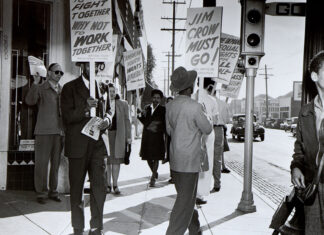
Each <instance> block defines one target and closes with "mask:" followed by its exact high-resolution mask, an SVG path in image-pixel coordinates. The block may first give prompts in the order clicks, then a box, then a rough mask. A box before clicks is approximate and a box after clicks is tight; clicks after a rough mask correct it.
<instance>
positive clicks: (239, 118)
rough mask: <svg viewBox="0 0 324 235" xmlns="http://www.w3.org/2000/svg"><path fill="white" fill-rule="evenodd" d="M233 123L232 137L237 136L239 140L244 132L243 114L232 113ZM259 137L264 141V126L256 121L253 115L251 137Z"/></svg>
mask: <svg viewBox="0 0 324 235" xmlns="http://www.w3.org/2000/svg"><path fill="white" fill-rule="evenodd" d="M232 120H233V125H232V129H231V134H232V138H233V139H235V138H237V139H238V140H240V139H241V138H244V132H245V114H234V115H233V118H232ZM257 137H260V139H261V141H264V128H263V126H262V125H260V124H259V123H257V121H256V115H254V120H253V138H254V139H255V138H257Z"/></svg>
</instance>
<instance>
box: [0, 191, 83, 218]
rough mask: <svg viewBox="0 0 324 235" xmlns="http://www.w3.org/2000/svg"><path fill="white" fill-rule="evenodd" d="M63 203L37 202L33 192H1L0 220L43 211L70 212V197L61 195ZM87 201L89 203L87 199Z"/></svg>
mask: <svg viewBox="0 0 324 235" xmlns="http://www.w3.org/2000/svg"><path fill="white" fill-rule="evenodd" d="M61 199H62V202H60V203H58V202H54V201H52V200H49V199H48V200H46V204H39V203H38V202H36V196H35V192H33V191H1V192H0V218H7V217H13V216H19V215H26V214H32V213H37V212H43V211H60V212H67V211H70V197H69V196H68V195H61ZM85 201H89V200H88V199H86V197H85Z"/></svg>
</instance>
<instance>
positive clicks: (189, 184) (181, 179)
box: [166, 171, 200, 235]
mask: <svg viewBox="0 0 324 235" xmlns="http://www.w3.org/2000/svg"><path fill="white" fill-rule="evenodd" d="M198 177H199V173H198V172H195V173H188V172H177V171H172V179H173V180H174V184H175V188H176V191H177V198H176V201H175V203H174V206H173V208H172V212H171V215H170V222H169V227H168V229H167V232H166V235H183V234H184V233H185V232H186V230H187V228H188V229H189V234H190V235H197V234H199V229H200V223H199V219H198V211H197V210H195V202H196V194H197V182H198Z"/></svg>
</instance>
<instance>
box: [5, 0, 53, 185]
mask: <svg viewBox="0 0 324 235" xmlns="http://www.w3.org/2000/svg"><path fill="white" fill-rule="evenodd" d="M12 7H13V8H12V47H11V48H12V49H11V76H10V125H9V151H8V166H7V189H18V190H28V189H29V190H33V189H34V176H33V173H34V151H33V141H34V135H33V132H34V128H35V123H36V117H37V105H35V106H28V105H27V104H26V103H25V96H26V94H27V92H28V89H29V87H30V86H31V84H32V83H33V77H32V76H31V75H30V69H29V63H28V56H34V57H36V58H39V59H41V60H43V61H44V64H45V65H47V64H48V55H49V45H50V23H51V22H50V19H51V17H50V13H51V4H50V3H48V2H45V1H36V0H13V5H12Z"/></svg>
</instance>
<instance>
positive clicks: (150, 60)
mask: <svg viewBox="0 0 324 235" xmlns="http://www.w3.org/2000/svg"><path fill="white" fill-rule="evenodd" d="M155 66H156V63H155V56H154V54H153V49H152V46H151V44H148V45H147V63H146V69H145V72H146V81H147V82H148V83H149V84H152V76H153V74H152V73H153V70H154V68H155Z"/></svg>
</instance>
